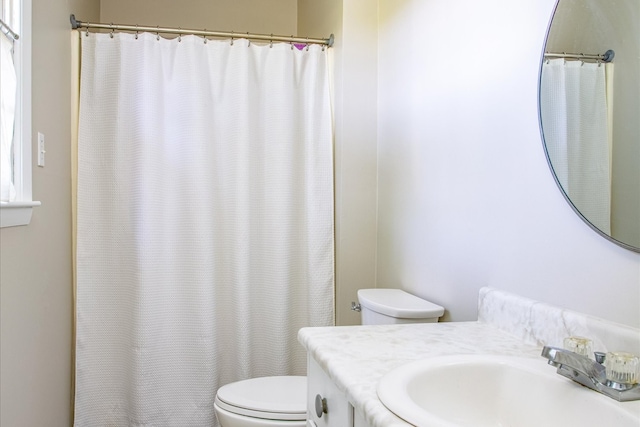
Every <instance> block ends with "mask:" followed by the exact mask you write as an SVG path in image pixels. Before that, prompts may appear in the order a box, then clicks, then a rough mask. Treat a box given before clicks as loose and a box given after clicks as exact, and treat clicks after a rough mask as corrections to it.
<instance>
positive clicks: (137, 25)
mask: <svg viewBox="0 0 640 427" xmlns="http://www.w3.org/2000/svg"><path fill="white" fill-rule="evenodd" d="M136 40H138V24H136Z"/></svg>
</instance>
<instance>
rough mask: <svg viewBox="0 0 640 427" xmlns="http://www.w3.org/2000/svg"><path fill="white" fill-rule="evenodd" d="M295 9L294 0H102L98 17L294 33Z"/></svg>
mask: <svg viewBox="0 0 640 427" xmlns="http://www.w3.org/2000/svg"><path fill="white" fill-rule="evenodd" d="M297 10H298V8H297V0H215V1H212V0H102V1H101V2H100V20H101V21H102V22H114V23H119V24H132V25H135V24H138V25H151V26H154V25H160V26H168V27H182V28H199V29H204V28H207V29H210V30H220V31H234V32H239V33H242V32H245V33H246V32H251V33H260V34H279V35H291V34H297V14H298V12H297ZM78 19H80V18H79V17H78Z"/></svg>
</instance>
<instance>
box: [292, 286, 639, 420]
mask: <svg viewBox="0 0 640 427" xmlns="http://www.w3.org/2000/svg"><path fill="white" fill-rule="evenodd" d="M575 335H578V336H585V337H588V338H590V339H591V340H592V341H593V350H594V351H604V352H606V351H612V350H623V351H628V352H632V353H634V354H640V331H639V330H637V329H634V328H631V327H627V326H624V325H619V324H615V323H611V322H608V321H604V320H601V319H596V318H593V317H590V316H586V315H582V314H579V313H575V312H571V311H569V310H563V309H560V308H556V307H553V306H550V305H547V304H544V303H539V302H536V301H532V300H529V299H526V298H522V297H519V296H516V295H512V294H508V293H506V292H502V291H498V290H495V289H490V288H483V289H482V290H481V291H480V295H479V305H478V321H476V322H450V323H431V324H410V325H375V326H345V327H326V328H304V329H301V330H300V332H299V334H298V339H299V341H300V342H301V343H302V345H303V346H304V347H305V348H306V349H307V354H308V391H307V394H308V396H307V397H308V400H307V401H308V417H309V418H308V419H309V421H308V426H311V427H315V426H318V427H321V426H335V427H346V426H355V427H365V426H370V427H407V426H410V425H411V424H409V423H407V422H405V421H404V420H403V419H401V418H399V417H398V416H396V415H395V414H394V413H393V412H391V411H390V410H389V409H387V407H385V405H384V404H383V403H382V402H381V400H380V399H379V398H378V394H377V386H378V383H379V381H380V379H381V378H382V377H383V376H384V375H386V374H387V373H388V372H390V371H392V370H393V369H395V368H397V367H399V366H402V365H406V364H408V363H410V362H413V361H417V360H421V359H426V358H433V357H437V356H453V355H469V354H478V355H504V356H518V357H522V358H527V359H531V361H532V363H534V364H538V363H539V364H540V366H542V367H543V368H542V369H546V368H548V370H550V371H551V372H554V371H555V369H554V368H553V367H551V366H548V365H546V363H547V361H546V360H545V359H544V358H542V357H541V356H540V353H541V350H542V346H543V345H554V346H558V347H562V343H563V339H564V338H565V337H568V336H575ZM578 387H580V386H578ZM578 391H579V392H581V393H595V392H593V391H591V390H588V389H586V388H584V389H583V390H582V389H579V390H578ZM614 403H615V404H620V403H618V402H614ZM622 404H623V405H628V404H629V402H625V403H622ZM631 404H632V405H635V406H627V408H632V409H633V411H634V416H635V411H636V408H638V409H637V416H638V422H639V423H640V402H632V403H631ZM313 423H315V424H313Z"/></svg>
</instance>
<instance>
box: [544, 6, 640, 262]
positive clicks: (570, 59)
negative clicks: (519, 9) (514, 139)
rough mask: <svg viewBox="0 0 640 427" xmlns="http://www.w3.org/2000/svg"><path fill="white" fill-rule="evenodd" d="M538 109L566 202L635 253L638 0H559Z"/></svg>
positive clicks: (639, 139) (639, 171) (639, 198)
mask: <svg viewBox="0 0 640 427" xmlns="http://www.w3.org/2000/svg"><path fill="white" fill-rule="evenodd" d="M539 113H540V126H541V129H542V136H543V141H544V147H545V151H546V153H547V159H548V161H549V166H550V167H551V170H552V172H553V174H554V176H555V178H556V182H557V183H558V186H559V188H560V189H561V190H562V192H563V194H564V195H565V197H566V199H567V201H568V202H569V203H570V204H571V206H572V207H573V209H574V210H575V211H576V213H578V215H580V217H582V219H584V220H585V221H586V222H587V224H589V225H590V226H591V227H592V228H593V229H594V230H596V231H597V232H599V233H601V234H602V235H603V236H605V237H606V238H608V239H609V240H611V241H613V242H615V243H617V244H619V245H621V246H623V247H625V248H627V249H630V250H633V251H636V252H640V0H558V3H557V4H556V9H555V12H554V15H553V18H552V20H551V24H550V26H549V31H548V32H547V40H546V43H545V50H544V58H543V60H542V65H541V70H540V86H539Z"/></svg>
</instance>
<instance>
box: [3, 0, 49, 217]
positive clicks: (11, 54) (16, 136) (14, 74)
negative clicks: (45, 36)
mask: <svg viewBox="0 0 640 427" xmlns="http://www.w3.org/2000/svg"><path fill="white" fill-rule="evenodd" d="M0 1H1V4H2V8H1V10H0V18H1V19H2V23H1V24H0V27H2V28H1V30H2V34H0V39H1V40H0V43H1V47H2V50H1V53H2V56H1V62H0V67H1V72H0V121H1V123H2V125H1V126H2V129H1V137H2V140H1V141H0V147H1V148H2V150H1V152H0V154H1V155H0V175H1V178H2V179H1V180H0V189H1V192H0V226H2V227H10V226H15V225H26V224H28V223H29V222H30V220H31V210H32V208H33V207H34V206H39V205H40V202H34V201H33V199H32V196H31V178H32V177H31V0H0ZM14 35H17V36H18V38H16V37H14Z"/></svg>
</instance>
